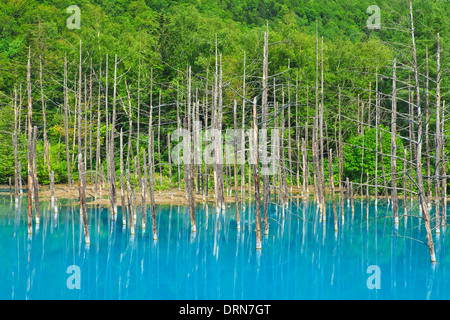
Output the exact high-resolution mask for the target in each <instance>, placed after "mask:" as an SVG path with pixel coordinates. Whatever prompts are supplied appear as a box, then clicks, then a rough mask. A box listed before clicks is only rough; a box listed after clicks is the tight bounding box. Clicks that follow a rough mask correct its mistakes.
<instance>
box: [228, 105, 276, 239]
mask: <svg viewBox="0 0 450 320" xmlns="http://www.w3.org/2000/svg"><path fill="white" fill-rule="evenodd" d="M233 115H234V136H233V146H234V148H233V149H234V150H233V151H234V202H235V206H236V224H237V229H238V230H240V229H241V217H240V214H239V191H238V187H239V182H238V164H237V162H238V157H237V151H238V150H237V148H238V136H237V101H236V100H234V109H233ZM267 187H268V186H267ZM264 188H265V186H264Z"/></svg>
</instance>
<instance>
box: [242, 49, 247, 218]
mask: <svg viewBox="0 0 450 320" xmlns="http://www.w3.org/2000/svg"><path fill="white" fill-rule="evenodd" d="M245 67H246V54H245V51H244V77H243V80H242V81H243V83H242V96H243V99H242V140H241V147H242V149H241V150H242V152H241V159H245V133H244V130H245ZM241 199H242V208H243V210H244V211H245V161H242V163H241Z"/></svg>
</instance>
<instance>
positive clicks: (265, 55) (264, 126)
mask: <svg viewBox="0 0 450 320" xmlns="http://www.w3.org/2000/svg"><path fill="white" fill-rule="evenodd" d="M268 69H269V31H268V26H267V30H266V32H264V52H263V75H262V88H263V92H262V101H261V104H262V105H261V107H262V131H263V134H264V135H265V141H264V143H263V154H265V155H267V153H266V152H267V148H266V147H267V121H268V104H267V96H268V92H267V91H268V81H267V80H268V72H269V71H268ZM255 139H258V137H255ZM255 152H258V149H255ZM262 160H263V161H262V175H263V201H264V202H263V220H264V235H268V234H269V173H268V171H269V168H268V165H267V161H266V160H267V157H266V159H262Z"/></svg>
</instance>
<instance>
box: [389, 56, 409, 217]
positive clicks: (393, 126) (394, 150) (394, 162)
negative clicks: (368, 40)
mask: <svg viewBox="0 0 450 320" xmlns="http://www.w3.org/2000/svg"><path fill="white" fill-rule="evenodd" d="M396 74H397V60H395V59H394V66H393V67H392V112H391V114H392V115H391V118H392V120H391V188H392V190H391V199H392V212H393V215H394V224H395V223H396V224H398V196H397V137H396V135H397V76H396ZM403 169H404V170H406V167H405V168H403ZM403 187H404V188H405V189H406V186H405V185H404V186H403Z"/></svg>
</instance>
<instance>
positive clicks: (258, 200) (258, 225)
mask: <svg viewBox="0 0 450 320" xmlns="http://www.w3.org/2000/svg"><path fill="white" fill-rule="evenodd" d="M252 138H253V183H254V185H255V204H256V207H255V224H256V250H261V196H260V188H259V168H258V161H259V160H258V120H257V113H256V98H254V100H253V135H252Z"/></svg>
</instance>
